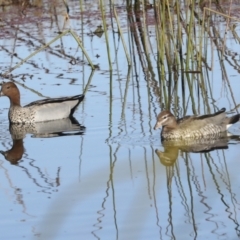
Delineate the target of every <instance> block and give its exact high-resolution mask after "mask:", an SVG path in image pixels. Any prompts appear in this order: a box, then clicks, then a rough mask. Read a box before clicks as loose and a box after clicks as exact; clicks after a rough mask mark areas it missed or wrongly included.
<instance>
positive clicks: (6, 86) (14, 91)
mask: <svg viewBox="0 0 240 240" xmlns="http://www.w3.org/2000/svg"><path fill="white" fill-rule="evenodd" d="M0 96H6V97H9V99H10V101H11V103H13V104H17V105H20V93H19V90H18V88H17V86H16V84H15V83H13V82H3V83H2V88H1V91H0Z"/></svg>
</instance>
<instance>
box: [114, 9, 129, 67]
mask: <svg viewBox="0 0 240 240" xmlns="http://www.w3.org/2000/svg"><path fill="white" fill-rule="evenodd" d="M113 13H114V17H115V19H116V23H117V27H118V32H119V34H120V37H121V40H122V44H123V48H124V52H125V55H126V58H127V61H128V66H131V65H132V63H131V59H130V56H129V54H128V50H127V46H126V43H125V40H124V37H123V33H122V29H121V27H120V24H119V20H118V16H117V12H116V9H115V7H114V6H113Z"/></svg>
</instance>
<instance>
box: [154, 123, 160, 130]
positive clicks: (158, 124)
mask: <svg viewBox="0 0 240 240" xmlns="http://www.w3.org/2000/svg"><path fill="white" fill-rule="evenodd" d="M160 127H162V123H161V122H157V123H156V124H155V126H154V128H153V129H154V130H157V129H158V128H160Z"/></svg>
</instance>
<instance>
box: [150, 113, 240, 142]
mask: <svg viewBox="0 0 240 240" xmlns="http://www.w3.org/2000/svg"><path fill="white" fill-rule="evenodd" d="M225 111H226V109H225V108H222V109H220V110H219V111H217V112H215V113H213V114H207V115H200V116H195V115H193V116H186V117H183V118H180V119H176V118H175V116H174V115H173V114H172V113H171V112H170V111H168V110H165V111H163V112H161V113H160V114H158V116H157V122H156V124H155V126H154V129H155V130H156V129H158V128H160V127H162V132H161V139H162V140H174V139H188V138H192V139H193V138H194V139H197V138H218V137H222V136H225V133H226V131H227V129H228V128H229V127H230V126H231V125H232V124H234V123H236V122H238V121H239V118H240V114H236V115H234V116H231V117H227V115H226V112H225Z"/></svg>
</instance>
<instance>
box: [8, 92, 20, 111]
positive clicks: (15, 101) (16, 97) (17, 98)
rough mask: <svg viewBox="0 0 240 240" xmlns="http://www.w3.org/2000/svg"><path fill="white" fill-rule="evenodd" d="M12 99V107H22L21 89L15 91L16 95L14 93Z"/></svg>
mask: <svg viewBox="0 0 240 240" xmlns="http://www.w3.org/2000/svg"><path fill="white" fill-rule="evenodd" d="M9 99H10V104H11V107H21V103H20V93H19V91H18V90H17V91H15V93H14V95H12V96H11V97H9Z"/></svg>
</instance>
